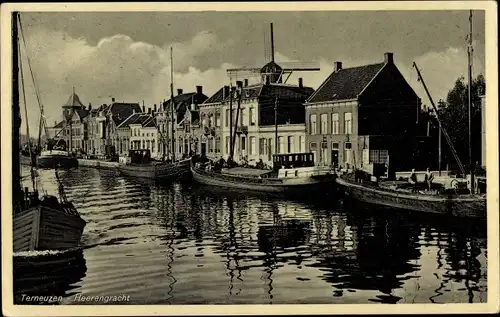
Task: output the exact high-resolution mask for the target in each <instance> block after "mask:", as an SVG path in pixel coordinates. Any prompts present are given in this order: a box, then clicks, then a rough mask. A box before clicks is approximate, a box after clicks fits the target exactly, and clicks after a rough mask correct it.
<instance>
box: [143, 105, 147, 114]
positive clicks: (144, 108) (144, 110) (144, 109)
mask: <svg viewBox="0 0 500 317" xmlns="http://www.w3.org/2000/svg"><path fill="white" fill-rule="evenodd" d="M142 112H143V113H144V112H146V107H144V105H142Z"/></svg>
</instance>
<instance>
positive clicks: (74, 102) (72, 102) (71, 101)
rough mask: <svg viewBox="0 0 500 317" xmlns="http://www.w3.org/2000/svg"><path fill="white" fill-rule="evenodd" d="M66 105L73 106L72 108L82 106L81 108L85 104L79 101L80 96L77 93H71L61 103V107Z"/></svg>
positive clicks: (66, 106)
mask: <svg viewBox="0 0 500 317" xmlns="http://www.w3.org/2000/svg"><path fill="white" fill-rule="evenodd" d="M68 107H74V108H77V107H82V108H84V107H85V106H84V105H83V103H82V102H81V101H80V97H78V95H77V94H75V93H72V94H71V95H70V96H69V98H68V100H67V101H66V102H65V103H64V105H63V108H68Z"/></svg>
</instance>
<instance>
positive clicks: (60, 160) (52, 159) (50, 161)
mask: <svg viewBox="0 0 500 317" xmlns="http://www.w3.org/2000/svg"><path fill="white" fill-rule="evenodd" d="M36 165H37V167H39V168H56V167H57V168H72V167H78V160H77V159H76V158H75V157H72V156H62V155H43V156H38V157H37V158H36Z"/></svg>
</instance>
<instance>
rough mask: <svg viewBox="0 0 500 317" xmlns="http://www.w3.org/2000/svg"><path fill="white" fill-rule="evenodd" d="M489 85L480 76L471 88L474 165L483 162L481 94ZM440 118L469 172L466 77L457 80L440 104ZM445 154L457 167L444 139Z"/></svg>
mask: <svg viewBox="0 0 500 317" xmlns="http://www.w3.org/2000/svg"><path fill="white" fill-rule="evenodd" d="M485 89H486V84H485V80H484V77H483V75H481V74H480V75H479V76H477V77H476V78H475V79H473V81H472V85H471V134H472V135H471V139H472V159H473V162H475V161H479V160H480V159H481V120H482V118H481V95H484V92H485ZM438 113H439V118H440V120H441V122H442V124H443V127H444V128H445V129H446V131H447V132H448V135H449V136H450V139H451V143H452V144H453V146H454V147H455V150H456V151H457V154H458V157H459V158H460V160H461V162H462V164H463V165H464V166H465V167H466V169H467V170H468V165H469V106H468V86H467V83H466V82H465V80H464V77H460V78H458V79H457V80H456V81H455V85H454V87H453V88H452V89H451V90H450V91H449V92H448V95H447V97H446V101H442V100H440V102H439V103H438ZM442 151H443V154H444V156H445V157H446V158H447V161H448V163H450V164H452V165H454V166H456V162H455V159H454V158H453V155H452V154H451V150H450V148H449V145H447V144H446V141H445V139H444V138H443V145H442Z"/></svg>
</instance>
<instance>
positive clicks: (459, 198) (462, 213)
mask: <svg viewBox="0 0 500 317" xmlns="http://www.w3.org/2000/svg"><path fill="white" fill-rule="evenodd" d="M336 181H337V184H339V185H340V186H341V187H343V189H344V190H345V193H346V194H347V196H348V197H349V198H353V199H355V200H358V201H362V202H366V203H370V204H376V205H382V206H387V207H392V208H396V209H406V210H412V211H419V212H426V213H434V214H441V215H448V216H456V217H468V218H486V195H485V194H476V195H463V194H455V193H449V194H446V193H445V194H435V193H433V192H421V191H418V192H409V191H405V190H404V189H402V188H398V187H397V186H394V185H392V183H393V182H390V181H387V182H385V183H384V182H380V183H379V184H378V185H375V184H370V183H367V182H363V183H362V184H361V183H357V182H356V180H355V178H354V175H353V174H345V175H342V176H339V177H338V178H337V180H336Z"/></svg>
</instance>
